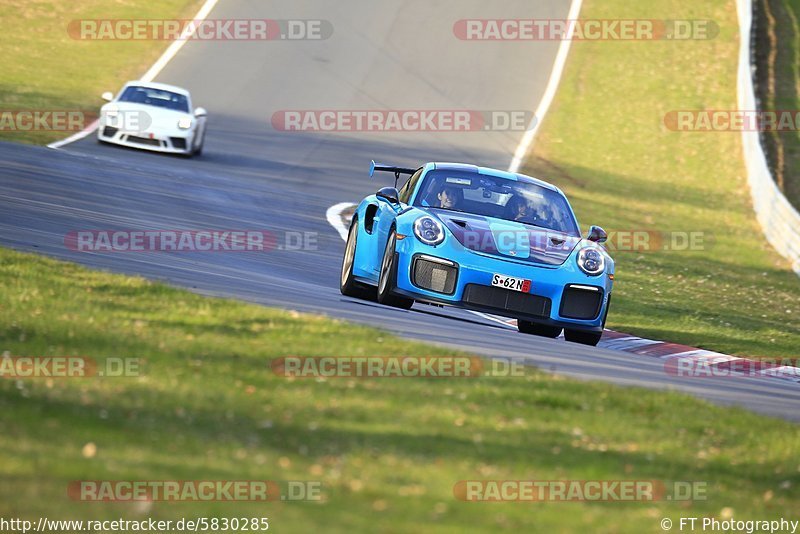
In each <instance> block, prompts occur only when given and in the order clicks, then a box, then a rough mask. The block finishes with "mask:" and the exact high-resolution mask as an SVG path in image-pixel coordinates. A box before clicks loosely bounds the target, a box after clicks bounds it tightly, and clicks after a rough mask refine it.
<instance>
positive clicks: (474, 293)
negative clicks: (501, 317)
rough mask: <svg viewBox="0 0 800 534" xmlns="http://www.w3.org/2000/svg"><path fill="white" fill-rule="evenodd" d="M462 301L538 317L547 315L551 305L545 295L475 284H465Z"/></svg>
mask: <svg viewBox="0 0 800 534" xmlns="http://www.w3.org/2000/svg"><path fill="white" fill-rule="evenodd" d="M464 302H466V303H468V304H474V305H476V306H482V307H486V308H494V309H497V310H504V311H511V312H516V313H522V314H526V315H536V316H539V317H548V316H549V315H550V305H551V303H550V299H549V298H547V297H541V296H539V295H531V294H530V293H520V292H519V291H511V290H509V289H503V288H500V287H492V286H479V285H476V284H467V286H466V287H465V288H464Z"/></svg>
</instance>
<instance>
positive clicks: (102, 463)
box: [0, 249, 800, 532]
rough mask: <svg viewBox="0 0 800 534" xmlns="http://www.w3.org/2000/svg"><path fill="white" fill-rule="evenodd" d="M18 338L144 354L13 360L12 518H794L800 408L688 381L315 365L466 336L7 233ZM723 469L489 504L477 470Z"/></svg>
mask: <svg viewBox="0 0 800 534" xmlns="http://www.w3.org/2000/svg"><path fill="white" fill-rule="evenodd" d="M0 310H2V314H0V317H1V318H0V340H1V343H0V348H1V349H2V350H3V351H5V352H6V354H10V355H13V356H64V355H82V356H88V357H91V358H94V359H95V360H97V361H102V360H103V359H104V358H106V357H115V358H139V359H141V373H142V374H141V376H139V377H117V378H114V377H97V378H83V379H81V378H70V379H63V378H62V379H43V378H35V379H32V378H31V379H24V380H15V379H8V378H5V379H0V413H2V416H0V448H2V450H3V451H4V461H3V462H2V465H0V480H2V481H3V483H2V484H0V517H6V518H7V517H22V518H27V519H31V520H34V521H35V520H36V519H37V518H38V516H40V515H43V516H47V517H49V518H50V519H56V518H57V519H98V520H100V519H103V520H104V519H116V518H120V517H122V518H125V519H144V518H147V517H154V518H157V519H164V520H166V519H171V520H176V519H178V518H180V517H193V518H196V517H233V516H240V517H242V516H245V517H264V516H266V517H269V519H270V525H271V527H273V528H275V529H279V530H280V531H282V532H309V531H314V530H324V531H325V532H353V531H357V532H358V531H381V532H409V531H416V530H418V528H419V527H420V526H421V525H424V526H425V530H426V531H427V532H464V531H488V530H490V529H498V528H500V529H521V528H525V529H526V530H529V529H531V528H535V529H536V530H542V531H558V532H566V531H582V532H583V531H587V530H591V531H594V532H623V531H628V532H659V531H661V530H660V526H659V521H660V520H661V518H662V517H670V518H672V519H673V520H674V521H677V518H678V517H679V516H681V515H683V516H688V515H691V516H697V517H701V516H716V517H721V518H725V517H729V516H731V515H735V516H736V517H742V518H775V517H780V516H786V517H790V514H791V513H793V512H795V507H796V503H797V502H798V499H800V476H798V473H799V472H800V465H798V458H797V444H798V442H800V428H798V427H797V426H795V425H792V424H790V423H787V422H783V421H776V420H772V419H769V418H764V417H761V416H757V415H754V414H751V413H748V412H745V411H742V410H738V409H726V408H720V407H716V406H712V405H710V404H708V403H705V402H702V401H699V400H696V399H693V398H690V397H687V396H683V395H678V394H673V393H660V392H652V391H646V390H641V389H634V388H619V387H613V386H610V385H606V384H600V383H584V382H577V381H572V380H565V379H563V378H559V377H555V376H551V375H547V374H544V373H540V372H536V371H533V370H529V371H528V372H527V373H526V375H525V376H522V377H505V378H500V377H493V378H490V377H481V378H470V379H457V378H452V379H437V380H432V379H428V380H426V379H344V378H342V379H329V380H316V381H311V380H295V381H289V380H287V379H286V378H281V377H278V376H276V375H275V374H273V373H272V372H271V371H270V368H269V364H270V361H271V359H273V358H277V357H282V356H288V355H300V356H324V355H330V356H337V355H380V356H392V355H407V356H413V355H446V354H454V353H452V352H449V351H446V350H444V349H439V348H431V347H428V346H425V345H422V344H419V343H410V342H407V341H403V340H399V339H397V338H394V337H392V336H391V335H388V334H386V333H383V332H380V331H377V330H373V329H369V328H366V327H359V326H352V325H348V324H346V323H343V322H339V321H333V320H329V319H326V318H321V317H315V316H308V315H300V314H297V313H293V312H290V311H277V310H271V309H265V308H261V307H258V306H253V305H249V304H244V303H239V302H234V301H227V300H221V299H209V298H203V297H200V296H197V295H194V294H192V293H189V292H186V291H182V290H178V289H173V288H170V287H166V286H163V285H159V284H154V283H150V282H147V281H145V280H143V279H140V278H131V277H125V276H120V275H112V274H108V273H103V272H95V271H89V270H86V269H84V268H82V267H79V266H76V265H73V264H68V263H61V262H57V261H54V260H50V259H46V258H42V257H38V256H33V255H27V254H21V253H17V252H12V251H8V250H4V249H0ZM85 479H89V480H194V479H200V480H280V481H286V480H306V481H319V482H320V483H321V485H322V495H323V499H322V500H321V501H319V502H278V503H268V504H263V503H224V502H216V503H202V504H200V503H185V502H184V503H163V502H156V503H138V504H130V503H87V502H76V501H72V500H70V499H69V498H68V497H67V492H66V488H67V484H68V483H69V481H72V480H85ZM487 479H488V480H506V479H512V480H519V479H523V480H524V479H538V480H618V479H623V480H662V481H666V482H667V484H671V482H672V481H687V480H691V481H702V482H705V483H707V485H708V487H707V499H706V500H697V501H694V502H691V501H688V502H674V501H658V502H594V503H592V502H576V503H564V502H560V503H553V502H551V503H546V502H545V503H471V502H462V501H459V500H457V499H456V498H454V495H453V486H454V484H455V483H456V482H457V481H459V480H487Z"/></svg>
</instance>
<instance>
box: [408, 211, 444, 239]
mask: <svg viewBox="0 0 800 534" xmlns="http://www.w3.org/2000/svg"><path fill="white" fill-rule="evenodd" d="M414 235H415V236H417V239H419V240H420V241H422V242H423V243H425V244H426V245H431V246H435V245H438V244H439V243H441V242H442V241H444V228H443V227H442V225H441V223H439V221H437V220H436V219H434V218H433V217H428V216H427V215H426V216H424V217H420V218H419V219H417V220H416V221H414Z"/></svg>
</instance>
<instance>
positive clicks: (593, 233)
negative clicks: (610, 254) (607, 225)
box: [586, 226, 608, 243]
mask: <svg viewBox="0 0 800 534" xmlns="http://www.w3.org/2000/svg"><path fill="white" fill-rule="evenodd" d="M586 239H588V240H589V241H594V242H595V243H605V242H606V240H607V239H608V234H607V233H606V231H605V230H603V229H602V228H600V227H599V226H592V227H591V228H589V235H587V236H586Z"/></svg>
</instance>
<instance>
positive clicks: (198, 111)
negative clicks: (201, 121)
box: [194, 108, 208, 117]
mask: <svg viewBox="0 0 800 534" xmlns="http://www.w3.org/2000/svg"><path fill="white" fill-rule="evenodd" d="M206 115H208V112H207V111H206V109H205V108H197V109H195V110H194V116H195V117H205V116H206Z"/></svg>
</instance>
